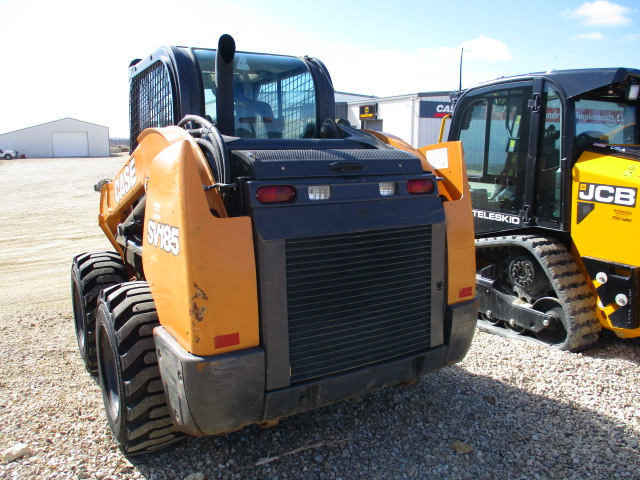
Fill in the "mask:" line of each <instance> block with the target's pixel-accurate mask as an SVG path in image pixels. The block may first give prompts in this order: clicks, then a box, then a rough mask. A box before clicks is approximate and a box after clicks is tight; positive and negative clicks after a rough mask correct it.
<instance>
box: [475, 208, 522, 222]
mask: <svg viewBox="0 0 640 480" xmlns="http://www.w3.org/2000/svg"><path fill="white" fill-rule="evenodd" d="M473 216H474V217H475V218H482V219H484V220H493V221H494V222H500V223H508V224H510V225H520V221H521V220H520V217H519V216H517V215H508V214H506V213H496V212H487V211H485V210H476V209H474V210H473Z"/></svg>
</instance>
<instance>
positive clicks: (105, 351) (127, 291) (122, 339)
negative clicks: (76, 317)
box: [96, 282, 184, 456]
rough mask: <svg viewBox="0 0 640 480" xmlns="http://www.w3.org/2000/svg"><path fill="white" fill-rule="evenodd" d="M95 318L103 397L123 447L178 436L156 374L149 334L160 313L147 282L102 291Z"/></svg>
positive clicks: (136, 449) (137, 450)
mask: <svg viewBox="0 0 640 480" xmlns="http://www.w3.org/2000/svg"><path fill="white" fill-rule="evenodd" d="M96 322H97V343H96V345H97V350H98V370H99V372H100V374H99V382H100V387H101V389H102V399H103V400H104V406H105V410H106V414H107V420H108V422H109V427H110V428H111V432H112V433H113V436H114V438H115V439H116V442H117V443H118V446H119V447H120V449H121V450H122V452H123V453H124V454H125V455H130V456H131V455H140V454H144V453H147V452H151V451H153V450H158V449H160V448H164V447H166V446H168V445H170V444H172V443H174V442H177V441H179V440H181V439H182V438H183V436H184V435H183V434H182V433H180V432H178V431H177V430H176V428H175V427H174V425H173V422H172V421H171V417H170V415H169V409H168V407H167V403H166V399H165V395H164V388H163V386H162V380H161V378H160V370H159V368H158V360H157V357H156V350H155V343H154V339H153V329H154V328H155V327H156V326H158V325H159V322H158V314H157V312H156V309H155V304H154V303H153V298H152V296H151V291H150V290H149V286H148V285H147V283H146V282H127V283H123V284H122V285H119V286H115V287H112V288H110V289H108V290H105V291H104V292H103V293H102V295H101V296H100V300H99V302H98V311H97V317H96Z"/></svg>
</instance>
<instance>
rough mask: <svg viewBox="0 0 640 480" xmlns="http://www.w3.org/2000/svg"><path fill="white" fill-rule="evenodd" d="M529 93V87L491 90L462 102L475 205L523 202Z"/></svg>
mask: <svg viewBox="0 0 640 480" xmlns="http://www.w3.org/2000/svg"><path fill="white" fill-rule="evenodd" d="M530 96H531V94H530V89H526V88H513V89H511V90H500V91H489V92H487V93H485V94H483V95H479V96H478V98H477V99H476V100H473V101H472V102H471V103H469V104H468V105H467V106H466V107H464V108H465V109H464V111H463V113H462V125H461V131H460V140H461V141H462V145H463V148H464V154H465V160H466V163H467V171H468V173H469V180H470V181H469V183H470V186H471V194H472V197H473V204H474V206H475V207H476V208H486V209H490V210H496V211H502V212H510V213H516V212H518V211H519V209H520V208H521V207H522V203H523V194H524V183H525V175H526V161H527V145H528V142H527V135H528V130H529V126H528V116H527V115H526V113H527V110H526V108H527V100H528V99H529V98H530Z"/></svg>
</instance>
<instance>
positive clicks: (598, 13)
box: [562, 0, 631, 27]
mask: <svg viewBox="0 0 640 480" xmlns="http://www.w3.org/2000/svg"><path fill="white" fill-rule="evenodd" d="M630 13H631V9H629V8H627V7H623V6H622V5H618V4H617V3H612V2H607V1H605V0H597V1H595V2H587V3H583V4H582V5H581V6H580V7H578V8H577V9H575V10H570V9H569V10H565V11H564V12H563V13H562V14H563V15H564V16H565V17H567V18H577V19H580V24H581V25H586V26H593V27H600V26H602V27H621V26H624V25H630V24H631V19H630V18H629V17H628V15H629V14H630Z"/></svg>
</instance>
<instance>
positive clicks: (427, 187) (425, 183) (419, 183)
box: [407, 178, 435, 194]
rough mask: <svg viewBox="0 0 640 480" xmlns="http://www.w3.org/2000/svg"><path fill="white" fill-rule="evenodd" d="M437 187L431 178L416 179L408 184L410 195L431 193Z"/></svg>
mask: <svg viewBox="0 0 640 480" xmlns="http://www.w3.org/2000/svg"><path fill="white" fill-rule="evenodd" d="M434 188H435V185H434V184H433V180H431V179H430V178H416V179H413V180H409V181H408V182H407V191H408V192H409V193H414V194H416V193H431V192H433V190H434Z"/></svg>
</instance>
